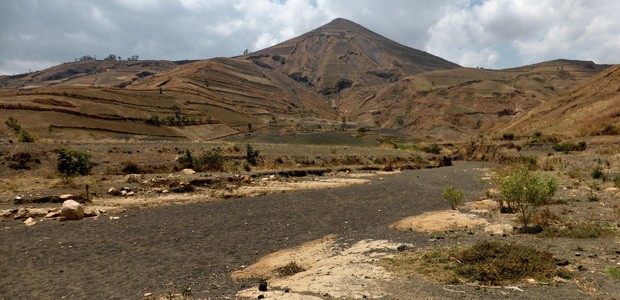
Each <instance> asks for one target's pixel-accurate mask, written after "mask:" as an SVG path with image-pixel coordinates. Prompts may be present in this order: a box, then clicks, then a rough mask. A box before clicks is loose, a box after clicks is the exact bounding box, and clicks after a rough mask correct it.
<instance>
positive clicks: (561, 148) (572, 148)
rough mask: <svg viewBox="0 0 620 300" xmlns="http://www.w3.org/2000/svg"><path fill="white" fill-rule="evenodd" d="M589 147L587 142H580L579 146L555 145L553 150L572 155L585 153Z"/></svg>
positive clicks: (570, 144)
mask: <svg viewBox="0 0 620 300" xmlns="http://www.w3.org/2000/svg"><path fill="white" fill-rule="evenodd" d="M587 147H588V145H587V143H586V142H583V141H582V142H579V143H577V144H573V143H562V144H555V145H553V150H555V151H558V152H562V153H565V154H568V153H570V152H571V151H584V150H586V148H587Z"/></svg>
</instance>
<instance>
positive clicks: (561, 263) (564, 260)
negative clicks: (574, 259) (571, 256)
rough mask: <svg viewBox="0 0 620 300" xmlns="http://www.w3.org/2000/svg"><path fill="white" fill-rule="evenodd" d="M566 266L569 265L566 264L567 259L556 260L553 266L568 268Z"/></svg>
mask: <svg viewBox="0 0 620 300" xmlns="http://www.w3.org/2000/svg"><path fill="white" fill-rule="evenodd" d="M568 264H570V263H569V262H568V259H560V260H557V261H556V262H555V265H556V266H558V267H564V266H568Z"/></svg>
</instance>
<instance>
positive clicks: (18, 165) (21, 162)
mask: <svg viewBox="0 0 620 300" xmlns="http://www.w3.org/2000/svg"><path fill="white" fill-rule="evenodd" d="M8 162H9V165H8V167H9V168H11V169H13V170H30V169H32V168H34V167H35V165H38V164H40V163H41V160H40V159H39V158H38V157H36V156H35V155H33V154H32V153H29V152H17V153H15V154H13V155H12V156H11V157H10V158H8Z"/></svg>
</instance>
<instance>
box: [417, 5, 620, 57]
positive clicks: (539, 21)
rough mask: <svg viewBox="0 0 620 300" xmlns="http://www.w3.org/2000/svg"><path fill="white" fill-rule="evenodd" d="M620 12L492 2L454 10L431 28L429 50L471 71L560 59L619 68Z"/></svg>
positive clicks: (617, 7) (614, 7)
mask: <svg viewBox="0 0 620 300" xmlns="http://www.w3.org/2000/svg"><path fill="white" fill-rule="evenodd" d="M618 11H620V2H617V1H594V2H593V1H579V0H574V1H564V0H519V1H509V0H487V1H484V2H481V3H477V4H474V5H473V6H472V5H460V6H453V7H452V8H451V9H449V10H448V11H447V12H446V14H445V15H444V16H443V17H442V18H441V19H439V20H438V21H437V22H436V23H435V24H434V25H433V26H431V27H430V28H429V37H430V38H429V40H428V43H427V44H426V47H425V48H426V49H427V50H428V51H430V52H432V53H435V54H437V55H439V56H442V57H444V58H446V59H448V60H452V61H454V62H457V63H459V64H462V65H464V66H470V67H473V66H484V67H491V68H501V67H512V66H517V65H521V64H529V63H536V62H540V61H545V60H552V59H557V58H568V59H584V60H594V61H597V62H607V63H618V62H619V61H620V51H618V43H620V42H618V40H619V39H620V21H618V18H617V16H615V14H617V12H618ZM515 54H516V55H515Z"/></svg>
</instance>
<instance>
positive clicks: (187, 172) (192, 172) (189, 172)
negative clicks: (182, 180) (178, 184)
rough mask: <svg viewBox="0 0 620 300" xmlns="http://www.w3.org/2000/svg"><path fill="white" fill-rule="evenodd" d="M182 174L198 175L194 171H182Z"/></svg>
mask: <svg viewBox="0 0 620 300" xmlns="http://www.w3.org/2000/svg"><path fill="white" fill-rule="evenodd" d="M181 173H183V174H186V175H192V174H196V171H194V170H192V169H183V170H181Z"/></svg>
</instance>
